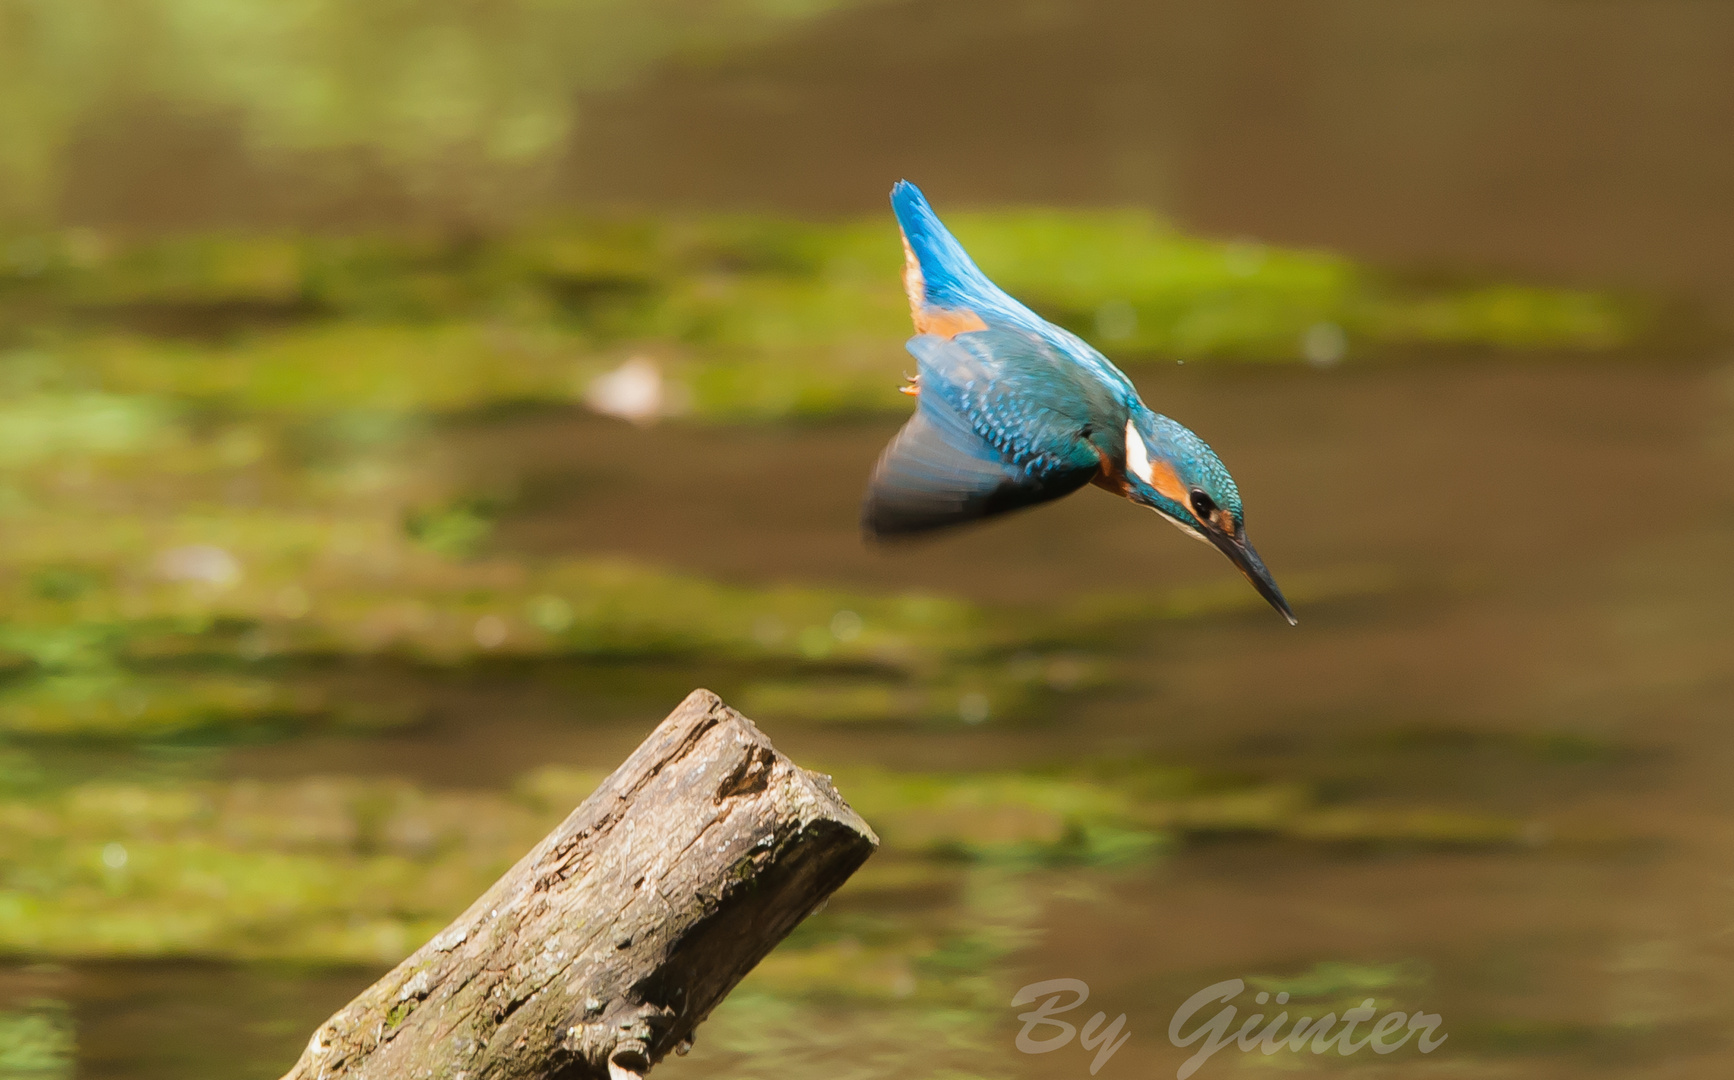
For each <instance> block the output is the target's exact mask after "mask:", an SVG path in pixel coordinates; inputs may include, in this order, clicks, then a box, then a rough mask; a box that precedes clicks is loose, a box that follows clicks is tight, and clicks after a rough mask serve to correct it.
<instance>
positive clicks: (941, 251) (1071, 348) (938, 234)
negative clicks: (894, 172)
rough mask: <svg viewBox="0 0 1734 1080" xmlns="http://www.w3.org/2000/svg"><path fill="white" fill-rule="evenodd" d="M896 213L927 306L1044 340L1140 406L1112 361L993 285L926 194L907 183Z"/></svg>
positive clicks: (894, 194) (895, 194) (900, 185)
mask: <svg viewBox="0 0 1734 1080" xmlns="http://www.w3.org/2000/svg"><path fill="white" fill-rule="evenodd" d="M891 208H892V210H894V211H895V212H896V214H897V225H898V227H899V228H900V229H902V230H903V238H904V240H905V241H907V242H908V244H909V250H910V251H911V252H913V253H914V255H915V260H916V263H917V264H918V265H919V266H920V268H921V278H922V287H923V292H924V296H923V297H922V299H923V300H924V301H925V302H926V303H927V304H930V305H932V306H933V307H937V308H951V309H961V310H966V311H972V312H974V313H975V314H976V315H978V316H979V317H980V318H981V319H982V320H983V321H984V322H985V323H986V324H987V325H988V326H990V327H995V326H998V327H1010V328H1015V329H1018V330H1024V331H1027V332H1029V333H1032V334H1036V335H1039V336H1040V337H1042V338H1043V339H1045V340H1046V342H1047V343H1048V345H1049V346H1051V347H1053V348H1054V349H1057V350H1058V351H1060V352H1062V353H1064V354H1066V355H1067V356H1068V357H1069V358H1070V359H1071V360H1072V361H1073V362H1074V363H1076V364H1078V365H1080V366H1081V367H1084V368H1086V369H1088V370H1089V372H1090V373H1091V374H1093V375H1094V376H1095V377H1096V378H1098V379H1101V380H1103V381H1105V382H1108V383H1111V384H1113V386H1114V387H1115V388H1116V390H1117V391H1118V392H1119V394H1120V395H1121V396H1122V397H1124V398H1126V399H1127V400H1129V401H1135V400H1137V396H1138V395H1137V391H1136V390H1135V389H1133V387H1132V383H1131V381H1130V380H1128V379H1127V378H1126V376H1125V374H1124V373H1122V372H1121V371H1120V369H1119V368H1117V367H1115V366H1114V365H1113V363H1112V362H1110V361H1109V360H1108V358H1107V357H1105V356H1103V355H1102V354H1101V353H1099V352H1097V351H1096V350H1095V349H1093V348H1091V347H1090V345H1089V344H1088V343H1087V342H1085V341H1084V340H1083V339H1082V338H1080V337H1078V336H1077V335H1076V334H1073V333H1071V332H1070V331H1068V330H1065V329H1062V328H1061V327H1058V326H1055V325H1054V324H1053V323H1050V322H1048V321H1047V320H1046V319H1044V318H1042V317H1041V316H1040V315H1037V314H1036V313H1035V312H1033V311H1031V310H1030V309H1029V308H1027V307H1025V306H1024V305H1023V304H1020V303H1019V302H1018V301H1017V300H1015V299H1013V298H1012V297H1011V295H1010V294H1008V293H1007V292H1006V291H1005V290H1004V289H1001V288H1000V287H999V286H998V285H995V284H994V283H993V282H992V281H989V280H988V278H987V275H986V274H983V273H982V272H981V269H980V268H979V267H977V266H976V265H975V260H973V259H971V258H970V257H969V253H968V252H966V251H964V250H963V245H962V244H960V243H958V242H957V237H955V236H953V235H951V231H950V230H949V229H947V228H946V227H945V224H944V223H943V222H941V221H940V220H939V217H938V215H936V214H935V213H934V212H933V207H932V206H930V205H928V202H927V197H926V196H925V195H923V194H922V193H921V189H920V188H918V187H916V186H915V185H914V184H911V183H910V182H909V181H907V180H899V181H898V182H897V185H896V186H895V187H893V188H892V189H891Z"/></svg>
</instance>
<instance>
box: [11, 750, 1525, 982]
mask: <svg viewBox="0 0 1734 1080" xmlns="http://www.w3.org/2000/svg"><path fill="white" fill-rule="evenodd" d="M14 771H15V772H16V771H17V770H14ZM836 778H837V782H838V783H839V785H840V787H841V788H842V790H844V791H845V792H846V793H847V794H848V797H849V798H850V800H851V802H852V804H853V805H854V806H856V808H857V809H858V810H860V811H861V813H862V814H863V815H864V816H865V817H866V818H867V819H868V821H869V822H871V823H872V824H873V826H874V828H875V829H876V830H877V831H878V832H879V834H880V836H881V838H882V840H883V842H884V846H883V849H882V854H881V855H880V856H879V857H877V858H876V859H875V861H874V863H873V864H872V865H871V866H870V867H869V868H868V869H867V870H865V871H863V873H862V875H861V876H860V877H859V878H858V879H857V880H856V882H855V883H853V884H852V885H851V886H850V890H851V891H850V893H847V894H845V895H856V894H858V896H859V898H860V902H861V905H864V908H863V909H871V908H873V907H874V906H875V904H876V903H877V902H876V901H875V900H874V899H873V898H874V897H876V896H881V897H893V898H895V897H896V896H900V895H905V894H907V895H916V894H923V893H925V894H927V895H929V896H930V898H932V899H933V900H934V901H935V902H940V903H941V905H942V906H945V907H947V910H949V906H948V905H949V901H944V900H943V898H944V897H946V896H950V895H952V894H953V893H954V891H955V890H956V889H957V888H959V887H961V886H962V885H963V884H966V883H967V882H969V881H974V880H976V877H975V876H972V875H976V874H977V871H976V869H974V868H982V869H990V870H994V872H995V873H997V874H1001V875H1002V876H1003V875H1005V874H1010V875H1013V876H1014V877H1015V875H1016V874H1019V873H1028V872H1035V871H1040V870H1042V869H1044V868H1051V867H1072V868H1089V867H1096V868H1107V869H1112V868H1135V867H1137V866H1140V865H1144V864H1147V863H1149V862H1150V861H1151V860H1154V859H1159V858H1162V857H1164V856H1166V855H1169V854H1172V853H1173V852H1174V851H1175V850H1176V847H1177V845H1179V844H1181V843H1183V842H1184V841H1185V840H1186V838H1188V837H1191V836H1206V835H1218V834H1238V835H1244V836H1261V837H1266V838H1270V839H1275V840H1278V841H1290V842H1300V843H1314V842H1318V841H1321V840H1322V841H1327V842H1332V843H1352V844H1372V845H1389V844H1396V845H1400V846H1402V845H1406V846H1415V845H1422V846H1446V847H1464V846H1466V847H1471V848H1478V847H1487V846H1512V847H1520V846H1522V845H1523V844H1525V843H1526V840H1525V836H1526V833H1525V829H1524V825H1523V823H1522V822H1518V821H1513V820H1509V819H1503V818H1498V817H1489V816H1476V815H1467V814H1461V813H1441V812H1434V811H1428V810H1425V809H1411V808H1398V809H1391V808H1383V809H1380V808H1371V807H1358V808H1343V807H1336V808H1321V807H1319V806H1318V805H1317V804H1316V803H1315V801H1314V800H1313V798H1312V796H1311V795H1310V794H1309V792H1308V791H1307V790H1306V788H1305V787H1304V786H1301V785H1296V784H1294V783H1292V782H1282V781H1264V782H1245V781H1241V782H1235V783H1232V784H1230V785H1228V786H1226V787H1224V786H1223V785H1222V783H1221V782H1220V781H1210V780H1209V779H1208V778H1205V777H1201V776H1199V775H1197V774H1194V773H1192V772H1190V771H1188V770H1185V769H1176V768H1172V767H1169V768H1150V767H1146V768H1141V769H1139V770H1137V771H1134V772H1123V773H1122V775H1121V776H1120V777H1119V778H1118V779H1117V780H1106V779H1104V778H1103V777H1101V776H1096V775H1091V774H1089V773H1088V772H1070V773H1060V774H1031V773H1020V772H1006V773H964V774H938V773H893V772H886V771H882V770H861V769H854V770H843V771H841V772H839V773H838V774H837V777H836ZM598 779H599V777H598V774H596V773H594V772H572V771H568V770H564V769H559V768H553V767H550V768H546V769H543V770H540V771H538V772H535V773H532V774H529V775H527V776H526V777H524V778H523V779H522V780H520V781H519V782H518V783H517V784H515V785H513V787H512V788H511V789H510V790H509V791H506V792H499V793H489V792H458V791H440V790H428V789H424V788H420V787H417V786H414V785H411V784H408V783H405V782H400V781H369V780H359V779H340V778H310V779H306V780H301V781H292V782H278V783H263V782H257V781H231V782H218V781H193V782H182V783H176V784H161V783H154V784H153V783H143V782H125V781H86V782H78V783H73V784H70V785H66V786H56V785H49V786H46V787H43V786H42V785H40V784H38V785H35V786H34V787H27V788H24V789H20V790H15V791H14V792H13V793H12V794H10V795H8V796H6V797H4V798H0V952H5V953H9V954H13V955H28V956H48V957H117V956H133V957H161V956H206V957H225V958H237V959H241V958H269V957H274V958H281V959H296V960H315V961H322V962H350V961H361V962H379V961H390V960H395V959H397V958H399V957H401V956H403V955H405V954H407V953H408V952H409V951H410V950H412V949H413V948H415V947H416V946H417V945H419V944H420V943H421V942H422V941H424V940H425V939H426V938H427V937H429V936H430V935H432V934H433V933H434V932H435V931H436V930H438V929H439V927H440V926H442V925H443V924H444V923H445V922H446V921H447V920H448V919H450V918H451V917H452V916H453V915H454V914H455V913H456V912H458V911H459V910H461V909H462V908H463V907H464V906H465V905H466V904H467V903H468V902H469V901H470V900H471V899H473V898H474V897H475V896H476V895H479V894H480V893H481V892H482V891H483V890H485V889H486V887H487V886H488V885H489V884H491V883H492V882H493V880H494V879H495V878H496V877H497V876H498V875H499V874H500V873H502V872H504V870H505V869H506V868H507V867H509V866H510V865H511V864H512V863H513V862H514V861H516V860H517V859H518V858H519V857H520V856H521V855H522V854H523V853H524V852H525V851H527V850H529V848H530V847H531V846H532V845H533V844H534V843H535V842H536V841H537V840H538V839H540V838H541V836H542V835H543V834H544V833H545V832H546V831H547V830H548V829H549V828H551V827H552V826H553V825H554V823H555V822H557V821H558V820H559V819H560V818H561V817H562V816H564V814H565V813H566V812H568V811H569V810H570V809H571V807H572V806H574V805H576V803H577V802H578V801H580V800H581V798H582V797H583V795H584V794H586V793H587V792H588V791H589V789H590V788H591V787H592V786H593V785H594V784H595V783H596V781H597V780H598ZM996 868H997V869H996ZM854 903H855V901H850V902H849V904H845V905H842V906H841V907H840V908H839V914H838V915H837V916H836V918H837V919H838V920H841V921H840V922H827V921H825V920H823V919H821V920H819V921H817V922H815V923H813V924H811V925H810V926H809V927H807V928H805V929H803V931H802V933H801V935H799V936H798V937H797V938H796V940H795V941H794V943H793V944H792V945H791V950H792V955H787V956H783V955H782V954H779V955H780V956H781V959H779V960H778V961H777V962H776V963H775V964H773V965H772V967H771V969H770V971H771V974H768V975H767V976H766V977H765V979H766V980H767V985H769V984H784V983H786V984H788V985H789V986H794V985H796V984H803V985H804V984H807V983H812V984H814V985H818V984H825V985H826V986H827V987H828V990H827V992H829V993H832V994H834V995H835V994H842V995H845V996H847V995H849V994H854V993H867V994H869V995H870V996H871V995H880V996H884V995H890V996H898V994H897V986H896V984H895V983H892V984H887V985H886V986H879V982H878V976H876V975H873V974H872V973H873V971H875V970H877V967H876V966H875V965H876V964H877V965H878V966H883V967H886V970H887V971H890V970H891V968H892V967H896V965H898V964H903V965H905V966H908V965H913V967H912V968H911V970H917V969H920V968H921V967H922V965H924V964H925V965H927V966H929V967H933V966H934V965H938V966H939V967H943V966H944V963H945V962H944V955H945V952H946V950H948V949H949V950H956V949H968V948H978V947H985V946H977V945H969V944H968V941H969V940H972V939H971V938H970V935H971V934H972V933H974V932H975V931H974V930H972V929H971V928H970V924H969V923H968V922H967V921H962V922H958V923H957V924H956V926H955V927H953V929H952V930H948V931H944V932H937V931H936V930H935V928H934V926H933V925H932V924H929V925H927V926H926V928H925V929H923V930H921V931H920V932H916V924H915V923H909V924H907V925H904V924H903V923H900V922H897V921H896V920H894V921H893V924H887V928H886V929H885V932H884V933H882V934H879V935H878V937H876V938H875V939H874V940H876V941H878V942H879V944H878V945H873V946H872V948H871V949H868V951H869V952H872V951H873V950H874V949H877V950H879V951H880V952H881V953H883V955H882V957H881V959H882V960H883V964H879V962H878V961H875V962H874V963H865V962H861V963H857V962H856V961H855V960H850V961H849V962H847V963H844V962H843V960H844V958H842V957H840V956H838V955H837V949H838V948H839V947H840V946H839V945H838V941H839V940H841V939H842V938H844V937H847V938H850V939H851V940H853V941H855V944H853V945H849V946H847V948H848V949H849V950H857V949H858V948H865V947H866V946H863V945H862V943H861V941H860V940H859V932H860V928H859V927H856V928H855V929H854V930H850V929H849V927H850V926H851V925H853V924H852V923H850V920H851V919H856V918H857V917H856V916H851V915H848V914H846V912H847V911H848V910H851V908H850V905H852V904H854ZM891 906H892V908H894V909H898V910H901V909H899V908H898V905H896V904H893V905H891ZM905 915H907V913H906V912H905V913H902V914H899V915H898V919H902V918H904V916H905ZM861 917H862V918H865V916H861ZM857 921H859V920H858V919H857ZM868 921H869V922H871V921H872V920H871V919H869V920H868ZM864 925H865V924H864ZM899 926H901V927H902V929H899V928H898V927H899ZM959 935H961V936H959ZM869 944H870V943H869ZM851 955H855V954H851ZM861 955H865V954H861ZM860 958H861V956H860V955H857V956H856V960H860ZM988 959H991V957H990V958H988ZM965 966H968V965H965ZM899 970H901V969H899ZM827 972H829V973H830V974H826V973H827ZM948 986H949V987H950V988H949V989H947V987H948ZM852 987H853V989H852ZM929 989H930V991H931V992H932V993H943V994H953V993H955V992H956V987H955V986H950V984H949V983H946V982H945V980H943V979H941V980H939V981H938V982H936V983H935V984H934V985H933V986H932V987H930V988H929ZM902 996H908V995H907V994H904V995H902Z"/></svg>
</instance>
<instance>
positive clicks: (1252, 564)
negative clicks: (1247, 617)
mask: <svg viewBox="0 0 1734 1080" xmlns="http://www.w3.org/2000/svg"><path fill="white" fill-rule="evenodd" d="M1205 535H1206V536H1208V537H1209V538H1210V542H1211V543H1212V544H1215V545H1216V546H1217V548H1219V549H1220V550H1221V551H1222V553H1223V554H1224V555H1227V556H1228V558H1229V559H1230V561H1232V562H1233V563H1234V565H1236V566H1238V567H1240V572H1241V573H1243V574H1245V575H1246V580H1248V581H1250V582H1252V587H1253V588H1255V589H1257V590H1258V595H1260V596H1262V597H1264V598H1265V599H1266V600H1268V601H1270V606H1271V607H1273V608H1276V609H1277V610H1278V611H1279V612H1281V613H1282V617H1283V618H1285V619H1287V620H1288V624H1289V625H1290V626H1294V625H1295V624H1296V623H1297V622H1299V621H1300V620H1298V619H1296V618H1295V617H1294V609H1293V608H1291V607H1289V606H1288V601H1287V600H1284V599H1283V597H1282V590H1281V589H1279V588H1277V587H1276V582H1275V581H1274V580H1273V579H1272V578H1271V576H1270V571H1269V570H1266V569H1265V568H1264V560H1263V559H1261V558H1259V557H1258V552H1256V551H1254V550H1253V549H1252V545H1251V544H1249V543H1247V542H1246V531H1245V530H1244V529H1243V530H1241V533H1240V535H1239V536H1229V535H1228V534H1226V533H1219V532H1217V531H1216V530H1214V529H1212V530H1210V531H1208V532H1206V533H1205Z"/></svg>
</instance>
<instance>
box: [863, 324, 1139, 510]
mask: <svg viewBox="0 0 1734 1080" xmlns="http://www.w3.org/2000/svg"><path fill="white" fill-rule="evenodd" d="M909 351H910V352H911V353H912V354H913V355H914V356H915V358H916V359H917V360H918V361H919V362H920V376H919V380H918V385H919V404H918V406H917V409H916V412H915V415H914V416H913V417H911V418H910V420H909V422H908V423H907V424H905V425H904V427H903V430H902V431H901V432H899V433H898V435H897V438H896V439H894V440H893V441H892V443H891V445H890V446H888V447H886V448H885V453H884V454H883V455H881V456H880V458H879V464H878V465H877V466H876V467H875V468H874V470H873V479H872V481H871V482H870V484H869V485H868V489H867V498H866V501H865V503H864V505H863V506H862V513H861V520H862V526H863V528H864V529H865V530H866V532H867V533H868V534H869V535H870V536H874V537H887V536H897V535H904V534H909V533H918V532H927V531H929V530H933V529H940V528H944V527H946V526H950V525H959V524H963V523H965V522H968V521H975V520H978V519H980V518H985V517H992V516H993V515H995V514H1002V513H1005V512H1006V511H1009V510H1016V509H1019V508H1020V507H1025V506H1033V505H1035V504H1036V503H1042V502H1047V501H1048V500H1050V499H1057V498H1059V497H1060V496H1062V495H1066V494H1069V493H1071V492H1073V491H1076V490H1077V489H1078V488H1080V487H1082V486H1083V485H1084V484H1086V483H1088V482H1089V481H1090V479H1091V478H1092V477H1094V476H1095V475H1096V474H1097V472H1098V471H1100V469H1101V466H1102V454H1101V453H1099V452H1098V450H1097V448H1096V447H1097V444H1098V442H1105V443H1111V441H1112V439H1113V438H1115V437H1117V436H1118V433H1119V431H1120V429H1121V428H1122V427H1123V426H1124V422H1125V415H1124V414H1125V406H1124V405H1121V404H1119V403H1118V402H1117V399H1116V398H1115V397H1114V395H1113V394H1112V393H1111V391H1110V390H1109V388H1107V387H1105V386H1103V385H1102V384H1100V382H1099V381H1098V380H1095V379H1092V378H1091V377H1090V376H1089V374H1088V372H1087V371H1085V370H1084V369H1082V368H1080V366H1079V365H1078V364H1077V363H1075V362H1073V361H1072V360H1071V359H1070V358H1068V357H1067V356H1065V355H1064V354H1063V353H1061V352H1060V351H1059V350H1058V349H1056V348H1055V347H1054V345H1053V344H1052V343H1050V342H1048V341H1046V340H1044V339H1043V338H1042V337H1041V336H1039V335H1036V334H1032V333H1028V332H1025V331H1023V330H1021V329H1010V328H1004V327H1000V328H993V329H988V330H981V331H975V332H971V333H964V334H958V335H957V336H955V337H951V338H946V337H941V336H939V335H934V334H923V335H921V336H919V337H915V338H911V339H910V341H909Z"/></svg>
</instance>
